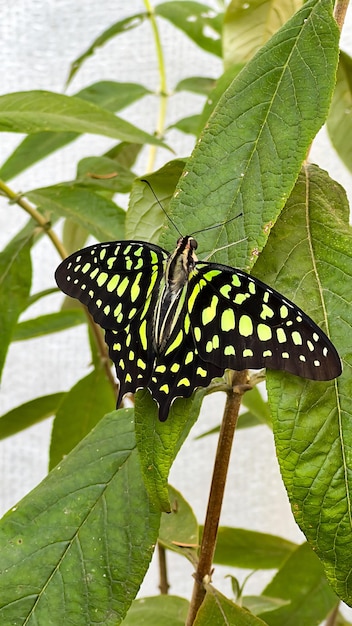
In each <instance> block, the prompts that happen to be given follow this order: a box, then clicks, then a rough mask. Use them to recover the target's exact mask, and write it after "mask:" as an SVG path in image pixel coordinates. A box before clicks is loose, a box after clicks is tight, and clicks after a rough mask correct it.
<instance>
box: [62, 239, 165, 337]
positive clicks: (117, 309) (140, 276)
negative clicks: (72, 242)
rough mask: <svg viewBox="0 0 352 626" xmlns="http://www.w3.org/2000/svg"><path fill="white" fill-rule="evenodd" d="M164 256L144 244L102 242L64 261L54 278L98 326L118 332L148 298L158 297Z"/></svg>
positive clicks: (135, 242)
mask: <svg viewBox="0 0 352 626" xmlns="http://www.w3.org/2000/svg"><path fill="white" fill-rule="evenodd" d="M167 257H168V254H167V253H166V252H165V251H164V250H162V248H159V247H158V246H153V245H152V244H146V243H144V242H139V241H133V242H130V241H116V242H113V243H101V244H96V245H93V246H90V247H88V248H84V249H83V250H80V251H78V252H76V253H74V254H72V255H71V256H69V257H68V258H67V259H65V261H63V263H61V265H60V266H59V267H58V269H57V270H56V274H55V278H56V282H57V284H58V286H59V287H60V289H62V291H64V292H65V293H66V294H67V295H69V296H71V297H72V298H77V299H78V300H80V301H81V302H83V303H84V304H85V305H86V306H87V307H88V310H89V312H90V313H91V315H92V317H93V318H94V320H95V321H96V322H97V323H98V324H100V325H101V326H102V327H103V328H105V329H112V330H117V329H118V328H125V327H126V325H127V324H128V323H130V322H131V320H132V319H133V318H134V317H135V316H138V315H139V314H140V313H141V311H142V309H143V308H144V306H145V304H146V300H147V299H148V296H150V295H152V294H155V297H156V296H157V292H158V285H159V283H160V279H161V276H162V274H163V271H164V264H165V262H166V260H167ZM152 300H153V298H152ZM152 300H151V301H150V304H153V302H152Z"/></svg>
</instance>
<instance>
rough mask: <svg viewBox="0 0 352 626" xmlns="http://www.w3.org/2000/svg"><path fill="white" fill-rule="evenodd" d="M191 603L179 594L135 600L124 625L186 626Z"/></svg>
mask: <svg viewBox="0 0 352 626" xmlns="http://www.w3.org/2000/svg"><path fill="white" fill-rule="evenodd" d="M188 606H189V603H188V601H187V600H185V599H184V598H179V597H177V596H166V595H162V596H154V597H148V598H140V599H138V600H133V602H132V605H131V608H130V610H129V611H128V614H127V617H126V619H125V620H124V621H123V626H142V625H143V626H184V625H185V622H186V617H187V613H188Z"/></svg>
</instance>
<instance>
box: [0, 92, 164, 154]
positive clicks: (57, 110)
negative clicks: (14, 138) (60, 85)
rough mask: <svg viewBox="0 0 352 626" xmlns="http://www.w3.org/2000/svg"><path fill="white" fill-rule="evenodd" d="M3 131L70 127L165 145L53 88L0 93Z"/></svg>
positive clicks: (0, 117)
mask: <svg viewBox="0 0 352 626" xmlns="http://www.w3.org/2000/svg"><path fill="white" fill-rule="evenodd" d="M0 131H6V132H12V133H37V132H39V131H70V132H76V133H92V134H94V135H105V136H107V137H112V138H114V139H121V141H132V142H135V143H151V144H156V145H162V142H161V141H160V140H159V139H157V138H156V137H154V136H152V135H149V134H148V133H146V132H145V131H143V130H141V129H139V128H137V127H136V126H133V125H132V124H130V123H129V122H126V121H125V120H123V119H121V118H119V117H116V115H114V114H113V113H111V112H110V111H107V110H106V109H103V108H101V107H99V106H97V105H96V104H93V103H91V102H87V101H86V100H82V99H81V98H76V97H74V96H65V95H63V94H59V93H53V92H50V91H22V92H17V93H10V94H7V95H5V96H0Z"/></svg>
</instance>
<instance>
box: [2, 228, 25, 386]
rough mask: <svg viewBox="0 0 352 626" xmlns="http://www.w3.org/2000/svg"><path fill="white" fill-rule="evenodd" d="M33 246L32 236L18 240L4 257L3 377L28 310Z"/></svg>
mask: <svg viewBox="0 0 352 626" xmlns="http://www.w3.org/2000/svg"><path fill="white" fill-rule="evenodd" d="M30 230H32V229H30ZM31 244H32V236H31V235H29V236H26V237H16V238H15V239H13V240H12V241H10V243H9V244H8V245H7V246H6V248H5V249H4V250H3V251H2V252H1V253H0V329H1V340H0V377H1V372H2V369H3V366H4V363H5V358H6V354H7V350H8V347H9V344H10V343H11V341H12V336H13V333H14V330H15V328H16V324H17V320H18V318H19V316H20V314H21V313H22V311H23V310H24V309H25V308H26V306H27V301H28V296H29V291H30V288H31V282H32V265H31V256H30V248H31Z"/></svg>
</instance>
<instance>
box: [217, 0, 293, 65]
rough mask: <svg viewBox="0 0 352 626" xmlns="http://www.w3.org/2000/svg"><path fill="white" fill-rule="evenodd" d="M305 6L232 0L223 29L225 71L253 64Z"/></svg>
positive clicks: (281, 1) (282, 1) (287, 0)
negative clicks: (247, 63)
mask: <svg viewBox="0 0 352 626" xmlns="http://www.w3.org/2000/svg"><path fill="white" fill-rule="evenodd" d="M302 4H303V1H302V0H270V1H269V0H266V1H264V2H263V0H253V1H251V2H243V0H232V1H231V2H230V4H229V5H228V7H227V9H226V12H225V18H224V27H223V40H222V45H223V57H224V64H225V67H230V66H231V65H233V64H234V63H245V62H247V61H249V60H250V59H251V58H252V57H253V56H254V54H255V53H256V52H257V51H258V50H259V48H260V47H261V46H263V45H264V44H265V43H266V42H267V41H268V39H270V37H272V35H274V33H276V31H277V30H279V28H281V26H283V25H284V24H285V22H287V20H288V19H289V18H290V17H291V16H292V15H293V14H294V12H295V11H298V9H300V8H301V6H302Z"/></svg>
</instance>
